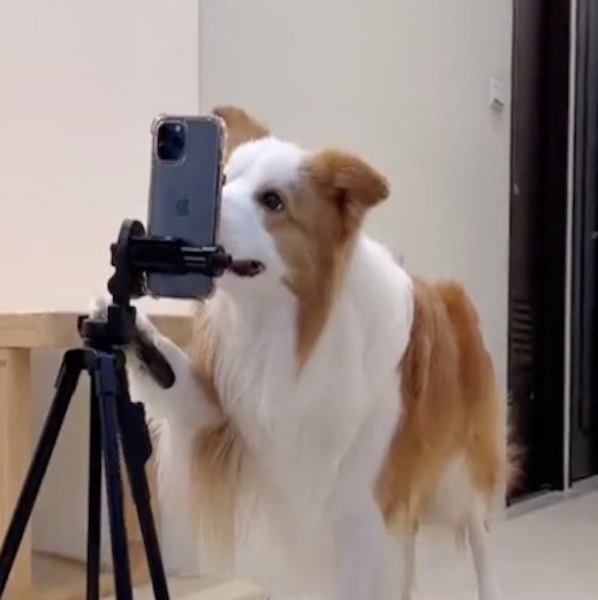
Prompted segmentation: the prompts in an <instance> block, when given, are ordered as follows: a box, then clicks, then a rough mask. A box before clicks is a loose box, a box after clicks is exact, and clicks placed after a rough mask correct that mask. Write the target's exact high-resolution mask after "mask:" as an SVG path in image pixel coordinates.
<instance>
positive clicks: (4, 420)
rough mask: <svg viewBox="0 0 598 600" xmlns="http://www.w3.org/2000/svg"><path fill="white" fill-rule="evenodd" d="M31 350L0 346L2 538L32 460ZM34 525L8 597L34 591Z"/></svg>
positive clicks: (17, 561)
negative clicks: (32, 540) (32, 535)
mask: <svg viewBox="0 0 598 600" xmlns="http://www.w3.org/2000/svg"><path fill="white" fill-rule="evenodd" d="M32 413H33V399H32V396H31V351H30V350H28V349H23V348H19V349H0V538H1V539H4V533H5V531H6V527H7V526H8V522H9V521H10V518H11V516H12V511H13V509H14V506H15V504H16V501H17V498H18V496H19V493H20V491H21V486H22V484H23V479H24V477H25V473H26V471H27V468H28V466H29V461H30V460H31V449H32V448H31V433H32ZM31 588H32V573H31V527H28V529H27V532H26V533H25V536H24V538H23V541H22V543H21V548H20V551H19V554H18V555H17V559H16V561H15V564H14V568H13V572H12V574H11V578H10V579H9V581H8V588H7V596H9V597H10V596H17V595H21V594H25V593H28V592H30V591H31Z"/></svg>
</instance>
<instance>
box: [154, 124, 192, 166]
mask: <svg viewBox="0 0 598 600" xmlns="http://www.w3.org/2000/svg"><path fill="white" fill-rule="evenodd" d="M156 150H157V154H158V159H159V160H163V161H172V162H176V161H179V160H180V159H181V158H182V157H183V154H184V152H185V130H184V128H183V127H182V125H181V124H180V123H162V124H161V125H160V127H159V128H158V136H157V148H156Z"/></svg>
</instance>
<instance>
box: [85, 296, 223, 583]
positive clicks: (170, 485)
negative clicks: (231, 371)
mask: <svg viewBox="0 0 598 600" xmlns="http://www.w3.org/2000/svg"><path fill="white" fill-rule="evenodd" d="M109 302H110V300H109V299H107V298H103V297H102V298H99V299H97V300H96V301H94V303H93V305H92V309H91V311H90V317H92V318H95V319H105V318H106V313H107V307H108V304H109ZM135 326H136V330H135V332H134V335H133V341H132V342H131V344H130V345H129V346H127V347H126V348H124V351H125V354H126V364H127V374H128V379H129V387H130V394H131V399H132V400H133V401H134V402H141V403H142V404H143V405H144V406H145V409H146V416H147V418H148V421H149V423H150V425H151V426H152V429H153V430H154V433H155V436H154V440H155V442H156V444H155V448H154V457H155V460H156V464H157V470H158V495H159V500H160V530H161V535H160V537H161V545H162V550H163V555H164V562H165V566H166V569H167V571H168V572H169V573H171V574H173V573H178V574H197V573H198V572H199V560H198V554H197V527H196V526H195V518H196V516H195V515H196V512H195V511H196V510H197V507H195V506H194V505H193V500H192V492H191V481H192V464H193V448H194V439H195V436H196V435H197V433H198V432H199V431H200V430H201V429H202V428H203V427H207V426H209V425H211V424H212V423H214V422H215V421H217V420H219V419H220V413H219V411H218V409H217V407H215V406H214V404H213V403H212V402H211V400H210V398H209V397H208V395H207V394H206V392H205V390H204V389H203V388H202V386H201V383H200V381H199V380H198V378H197V377H196V376H195V375H194V372H193V368H192V365H191V362H190V359H189V357H188V355H187V353H186V352H184V351H183V350H182V349H181V348H179V347H178V346H177V345H176V344H174V343H173V342H172V341H171V340H169V339H168V338H167V337H165V336H164V335H162V334H161V333H160V332H159V331H158V330H157V329H156V328H155V327H154V326H153V325H152V323H151V322H150V321H149V319H148V318H147V317H146V316H145V315H144V314H143V313H142V312H141V311H137V315H136V323H135Z"/></svg>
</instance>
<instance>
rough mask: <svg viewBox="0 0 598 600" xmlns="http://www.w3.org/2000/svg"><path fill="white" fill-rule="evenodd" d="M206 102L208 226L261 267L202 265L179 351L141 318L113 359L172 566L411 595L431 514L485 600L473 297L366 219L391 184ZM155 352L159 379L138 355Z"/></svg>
mask: <svg viewBox="0 0 598 600" xmlns="http://www.w3.org/2000/svg"><path fill="white" fill-rule="evenodd" d="M216 113H217V114H219V115H220V116H221V117H222V118H223V119H224V120H225V122H226V124H227V128H228V141H229V148H228V150H227V156H228V158H227V164H226V184H225V186H224V189H223V199H222V213H221V223H220V232H219V236H220V242H221V243H222V244H223V245H224V246H225V248H226V249H227V250H228V251H229V252H231V253H232V255H233V256H234V257H235V258H237V259H241V260H245V259H246V260H251V261H258V262H259V263H260V264H261V265H263V267H264V268H263V270H261V271H260V272H259V274H256V273H252V275H255V276H254V277H243V276H242V275H243V273H235V272H230V273H227V274H225V275H224V276H223V277H222V278H221V279H220V280H218V282H217V286H216V291H215V293H214V295H213V296H212V297H211V298H210V299H209V300H208V301H206V302H203V303H201V304H199V305H198V308H197V316H196V322H195V330H194V334H193V341H192V344H191V347H190V348H189V349H188V350H186V351H184V350H182V349H180V348H178V347H176V346H175V345H174V344H173V343H172V342H171V341H169V340H168V339H166V338H164V337H163V336H162V335H160V334H159V333H158V332H157V331H156V330H155V329H154V328H153V327H152V326H151V325H150V323H149V322H148V320H147V319H146V318H145V317H144V316H143V315H141V314H140V315H138V319H137V327H138V331H139V337H138V340H137V343H136V344H137V346H138V347H137V351H135V350H134V349H130V351H129V360H128V363H129V373H130V380H131V386H132V396H133V398H134V399H135V400H138V401H142V402H144V403H145V405H146V410H147V413H148V416H149V418H150V420H151V423H152V424H153V425H154V426H155V427H156V429H157V434H158V446H157V462H158V470H159V493H160V510H161V524H162V529H163V537H162V544H163V551H164V555H165V560H166V562H167V567H168V569H169V571H170V572H178V573H197V572H199V571H201V572H202V573H213V574H226V575H231V574H232V575H234V576H238V577H247V578H250V579H252V580H253V581H255V582H256V583H258V584H261V585H262V586H263V587H264V588H265V589H267V590H268V591H269V592H270V593H271V594H272V596H273V597H284V598H302V599H305V598H313V599H330V600H332V599H334V600H388V599H390V598H399V597H400V598H402V599H403V600H407V599H409V598H411V595H412V587H413V577H414V568H415V564H414V563H415V537H416V533H417V531H418V528H419V527H420V525H423V524H425V523H427V522H428V521H429V520H439V521H440V522H441V523H444V524H446V525H448V526H449V528H451V529H452V530H453V531H454V532H455V533H457V534H459V535H461V534H462V535H466V536H467V537H468V539H469V542H470V546H471V550H472V554H473V562H474V566H475V571H476V575H477V581H478V591H479V598H480V599H481V600H497V599H498V598H499V592H498V589H497V584H496V581H495V575H494V565H493V562H492V559H491V555H490V548H489V543H488V538H487V533H488V532H487V525H488V519H489V516H490V513H491V508H492V506H493V504H494V501H496V500H498V502H499V503H500V501H501V499H502V498H503V497H504V496H503V495H504V491H505V488H506V485H507V481H508V478H509V460H508V451H507V444H506V433H505V426H504V425H505V424H504V421H505V419H504V418H503V415H504V412H503V409H502V406H503V403H502V401H501V398H500V396H499V392H498V389H497V383H496V381H495V376H494V373H493V368H492V364H491V360H490V357H489V355H488V352H487V351H486V349H485V347H484V343H483V340H482V336H481V333H480V329H479V323H478V317H477V316H476V312H475V310H474V307H473V306H472V303H471V301H470V300H469V299H468V297H467V295H466V293H465V292H464V290H463V288H462V287H461V286H460V285H458V284H456V283H452V282H445V283H428V282H426V281H422V280H420V279H417V278H413V277H411V276H409V275H408V274H407V273H406V272H405V271H404V270H403V269H402V268H401V267H400V266H399V265H397V264H396V262H395V261H394V260H393V259H392V257H391V254H390V253H389V252H388V251H387V250H386V249H385V248H384V247H383V246H381V245H380V244H378V243H377V242H375V241H373V240H372V239H371V238H369V237H368V236H367V235H366V234H365V233H364V231H363V229H362V222H363V219H364V217H365V215H366V213H367V212H368V211H369V210H370V209H371V208H372V207H374V206H375V205H377V204H378V203H380V202H381V201H383V200H384V199H385V198H386V197H387V196H388V194H389V186H388V183H387V182H386V180H385V178H384V177H383V176H382V175H381V174H379V173H378V172H377V171H376V170H374V169H373V168H372V167H371V166H369V165H368V164H366V163H365V162H364V161H363V160H361V159H360V158H358V157H356V156H353V155H351V154H348V153H345V152H342V151H338V150H320V151H317V152H308V151H305V150H303V149H301V148H299V147H297V146H296V145H294V144H291V143H288V142H286V141H282V140H280V139H278V138H276V137H274V136H272V135H270V133H269V132H268V130H267V128H266V127H264V126H263V125H262V124H260V123H258V122H257V121H255V120H254V119H252V118H251V117H250V116H248V115H247V114H246V113H245V112H244V111H242V110H240V109H237V108H233V107H224V108H220V109H217V110H216ZM104 306H105V304H104V301H99V302H98V303H97V304H96V306H95V309H94V312H95V314H96V315H97V314H98V313H101V312H102V310H103V308H104ZM139 345H141V346H142V348H141V349H142V350H143V351H142V352H139ZM156 350H157V351H158V353H159V355H161V356H163V357H164V358H165V359H166V361H167V363H168V364H169V365H170V367H171V368H172V370H173V372H174V375H175V382H174V384H173V385H172V386H171V387H169V388H168V389H163V388H162V387H161V386H160V385H158V383H157V380H156V378H155V377H153V376H152V374H151V372H150V370H148V368H147V365H144V364H143V361H140V357H142V356H151V355H152V352H154V353H155V351H156ZM148 351H149V354H148Z"/></svg>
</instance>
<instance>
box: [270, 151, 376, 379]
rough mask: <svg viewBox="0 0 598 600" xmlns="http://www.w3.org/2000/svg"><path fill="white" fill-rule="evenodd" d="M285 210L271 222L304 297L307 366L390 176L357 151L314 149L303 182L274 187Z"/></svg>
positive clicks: (299, 347) (301, 324)
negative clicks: (366, 220)
mask: <svg viewBox="0 0 598 600" xmlns="http://www.w3.org/2000/svg"><path fill="white" fill-rule="evenodd" d="M273 191H275V192H276V193H277V194H279V195H280V196H281V198H282V199H283V202H284V210H282V211H280V212H277V213H271V214H266V218H265V224H266V228H267V229H268V231H269V232H270V234H271V235H272V237H273V238H274V241H275V243H276V245H277V248H278V250H279V252H280V254H281V256H282V257H283V260H284V261H285V262H286V264H287V265H288V267H289V273H290V274H289V276H288V278H287V280H286V281H285V283H286V285H287V286H288V287H289V289H290V290H291V291H292V292H293V293H294V294H295V296H296V297H297V298H298V300H299V314H298V316H297V344H296V356H297V365H298V369H299V371H300V370H301V369H302V368H303V366H304V365H305V363H306V362H307V360H308V359H309V356H310V355H311V352H312V350H313V348H314V346H315V345H316V343H317V341H318V339H319V337H320V334H321V332H322V330H323V328H324V326H325V324H326V322H327V319H328V316H329V314H330V310H331V308H332V306H333V304H334V299H335V297H336V294H337V292H338V289H339V286H340V285H341V282H342V279H343V276H344V273H345V268H346V266H347V263H348V259H349V256H350V254H351V250H352V248H353V242H354V240H355V237H356V235H357V233H358V231H359V227H360V226H361V223H362V220H363V216H364V215H365V213H366V211H367V210H368V209H369V208H370V207H371V206H373V205H374V204H376V203H378V202H380V201H382V200H383V199H384V198H385V197H386V196H387V195H388V185H387V183H386V180H385V179H384V178H383V177H382V176H381V175H380V174H379V173H377V172H376V171H375V170H374V169H373V168H372V167H370V166H369V165H368V164H366V163H365V162H363V161H362V160H361V159H360V158H357V157H355V156H353V155H350V154H346V153H343V152H339V151H336V150H324V151H322V152H318V153H316V154H313V155H310V156H309V158H308V159H307V160H306V162H305V164H304V165H303V169H302V174H301V178H300V183H299V184H298V185H296V186H293V187H292V188H291V187H289V188H288V189H284V190H280V189H277V190H273Z"/></svg>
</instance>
